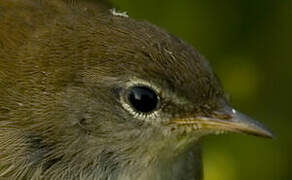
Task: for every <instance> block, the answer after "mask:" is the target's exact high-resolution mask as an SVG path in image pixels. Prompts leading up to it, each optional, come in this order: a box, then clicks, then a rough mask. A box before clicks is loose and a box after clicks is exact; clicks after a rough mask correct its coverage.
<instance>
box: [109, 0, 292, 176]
mask: <svg viewBox="0 0 292 180" xmlns="http://www.w3.org/2000/svg"><path fill="white" fill-rule="evenodd" d="M112 2H113V4H114V6H115V7H117V8H118V9H119V10H120V11H127V12H128V14H129V16H130V17H133V18H135V19H138V20H147V21H150V22H152V23H154V24H156V25H158V26H161V27H163V28H165V29H166V30H168V31H169V32H171V33H172V34H175V35H177V36H179V37H181V38H182V39H184V40H185V41H187V42H188V43H190V44H191V45H193V46H194V47H196V48H197V49H198V50H199V51H200V52H201V53H202V54H203V55H204V56H206V57H207V58H208V59H209V61H210V63H211V65H212V66H213V69H214V71H215V72H216V73H217V74H218V76H219V77H220V79H221V80H222V83H223V86H224V88H225V90H226V92H228V93H229V94H230V96H231V102H232V104H233V105H234V106H235V107H236V108H237V109H240V111H242V112H245V113H246V114H249V115H250V116H252V117H253V118H255V119H257V120H259V121H261V122H263V123H264V124H266V125H267V126H268V127H270V129H272V130H273V132H274V133H275V135H276V139H274V140H267V139H261V138H257V137H251V136H245V135H235V134H228V135H224V136H221V137H218V136H209V137H207V138H205V140H204V142H203V145H204V165H205V167H204V171H205V180H258V179H260V180H276V179H277V180H291V179H292V165H290V164H289V163H291V162H292V158H291V157H292V156H291V155H290V154H291V153H292V140H291V136H292V133H291V131H290V130H291V129H292V127H291V125H292V119H291V112H292V109H291V101H292V98H291V97H292V95H291V93H292V85H291V83H292V73H291V68H292V59H291V58H292V52H291V51H292V48H291V46H292V0H225V1H218V0H180V1H178V0H143V1H142V0H112Z"/></svg>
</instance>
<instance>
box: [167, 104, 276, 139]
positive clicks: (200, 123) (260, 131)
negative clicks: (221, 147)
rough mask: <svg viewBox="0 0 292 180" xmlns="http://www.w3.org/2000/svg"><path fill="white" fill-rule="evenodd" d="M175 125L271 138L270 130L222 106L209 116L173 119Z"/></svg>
mask: <svg viewBox="0 0 292 180" xmlns="http://www.w3.org/2000/svg"><path fill="white" fill-rule="evenodd" d="M172 123H174V124H176V125H186V126H193V127H194V128H195V129H207V130H214V132H221V131H227V132H239V133H244V134H250V135H254V136H261V137H266V138H273V137H274V136H273V134H272V132H271V131H270V130H269V129H268V128H266V127H265V126H264V125H262V124H261V123H259V122H257V121H255V120H253V119H251V118H250V117H248V116H247V115H244V114H242V113H240V112H238V111H236V110H235V109H232V108H230V107H224V108H223V109H221V110H219V111H216V112H213V113H212V115H211V116H210V117H187V118H181V119H174V120H173V121H172Z"/></svg>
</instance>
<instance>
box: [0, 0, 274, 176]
mask: <svg viewBox="0 0 292 180" xmlns="http://www.w3.org/2000/svg"><path fill="white" fill-rule="evenodd" d="M132 87H138V88H140V89H138V92H140V90H141V87H147V89H146V92H148V93H150V92H151V93H152V94H153V93H154V96H157V97H159V98H158V101H159V102H158V103H157V105H156V106H155V109H153V111H151V112H147V113H142V112H137V109H135V107H133V106H132V105H131V100H129V98H128V97H129V95H128V94H129V93H133V89H131V88H132ZM149 89H150V90H151V91H149ZM146 95H147V94H146ZM142 108H143V106H142ZM237 117H239V115H238V114H236V113H235V111H234V110H233V114H232V113H231V109H230V108H229V107H228V103H227V101H226V99H225V97H224V93H223V91H222V89H221V87H220V84H219V82H218V80H217V78H216V77H215V75H214V74H213V72H212V70H211V68H210V67H209V65H208V63H207V62H206V60H205V59H204V58H203V57H202V56H200V55H199V53H198V52H197V51H196V50H194V49H193V48H191V47H190V46H189V45H188V44H186V43H185V42H183V41H181V40H180V39H178V38H176V37H174V36H172V35H169V34H168V33H167V32H165V31H164V30H162V29H160V28H158V27H156V26H154V25H151V24H149V23H147V22H139V21H135V20H133V19H131V18H127V17H124V16H118V15H114V14H113V13H111V11H110V10H109V5H108V4H106V3H103V2H94V1H85V0H84V1H80V2H79V1H62V0H41V1H40V0H26V1H23V0H2V1H0V177H1V178H4V179H17V180H22V179H29V180H31V179H35V180H36V179H48V180H56V179H62V180H79V179H82V180H83V179H84V180H85V179H86V180H106V179H107V180H126V179H127V180H128V179H129V180H134V179H141V180H143V179H153V180H158V179H161V180H166V179H168V180H171V179H176V180H183V179H195V180H200V179H201V176H202V175H201V159H200V157H201V156H200V147H199V145H198V144H197V141H198V139H199V138H200V137H201V136H203V135H206V134H209V133H214V132H217V130H227V131H238V132H246V133H250V134H255V135H262V136H271V134H270V133H269V132H268V131H267V130H265V129H263V127H262V126H261V125H259V124H257V123H255V122H252V123H251V122H250V120H247V119H246V118H243V119H240V118H237ZM240 117H243V116H240ZM204 118H205V119H204ZM236 118H237V119H236ZM235 119H236V120H235ZM217 120H218V121H217ZM219 120H220V121H219ZM209 121H210V122H211V123H208V122H209ZM218 122H219V124H218ZM212 123H215V125H214V124H213V125H212ZM216 123H217V124H216ZM228 123H229V124H228ZM232 123H233V124H232ZM222 124H223V125H222ZM226 124H227V125H226Z"/></svg>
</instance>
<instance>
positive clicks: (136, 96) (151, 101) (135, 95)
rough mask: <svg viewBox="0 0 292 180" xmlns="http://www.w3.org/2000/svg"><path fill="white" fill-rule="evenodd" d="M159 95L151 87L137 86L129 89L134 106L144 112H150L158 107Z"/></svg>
mask: <svg viewBox="0 0 292 180" xmlns="http://www.w3.org/2000/svg"><path fill="white" fill-rule="evenodd" d="M158 99H159V98H158V95H157V94H156V92H155V91H154V90H152V89H150V88H149V87H145V86H136V87H132V88H131V89H130V90H129V94H128V100H129V102H130V104H131V105H132V107H133V108H134V109H135V110H136V111H138V112H142V113H149V112H152V111H153V110H155V109H156V107H157V104H158Z"/></svg>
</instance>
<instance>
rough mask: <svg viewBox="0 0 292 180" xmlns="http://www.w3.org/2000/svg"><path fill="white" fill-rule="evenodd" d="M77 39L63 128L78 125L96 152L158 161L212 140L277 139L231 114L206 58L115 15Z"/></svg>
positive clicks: (163, 34)
mask: <svg viewBox="0 0 292 180" xmlns="http://www.w3.org/2000/svg"><path fill="white" fill-rule="evenodd" d="M77 28H78V27H77ZM79 28H82V27H79ZM67 36H68V39H69V38H71V37H72V35H70V34H68V35H66V34H64V35H63V38H66V37H67ZM76 36H78V37H76V39H78V40H77V42H74V43H71V44H70V46H71V48H72V45H73V46H76V48H78V47H82V48H79V49H78V50H77V51H76V50H75V52H72V54H71V55H70V54H69V55H68V56H69V57H70V56H75V58H77V59H78V60H77V61H76V64H77V65H74V62H72V64H73V69H76V71H75V70H74V71H72V72H74V73H75V75H74V82H75V83H72V85H71V86H69V87H68V88H67V92H66V95H65V105H66V108H67V112H68V118H67V120H66V122H70V123H73V124H74V123H76V124H78V126H76V127H77V128H80V129H81V130H82V131H84V132H86V135H84V136H88V137H89V138H85V139H86V141H88V143H92V145H91V147H92V148H93V149H98V148H100V146H99V144H100V145H102V146H104V147H106V149H107V150H108V151H110V152H120V153H121V154H123V153H124V152H128V155H135V154H136V155H137V156H143V153H146V154H147V153H150V154H151V153H154V154H155V153H157V154H156V155H158V154H159V153H160V155H161V153H162V152H166V151H168V152H175V153H179V152H180V151H181V150H183V149H186V148H187V147H189V145H191V144H193V143H194V142H196V141H197V140H198V139H199V138H200V137H202V136H204V135H207V134H218V133H221V132H240V133H246V134H252V135H257V136H264V137H271V136H272V135H271V133H270V132H269V131H268V130H267V129H266V128H265V127H263V126H262V125H261V124H259V123H258V122H256V121H253V120H251V119H250V118H248V117H247V116H245V115H243V114H241V113H240V112H238V111H237V110H235V109H233V108H232V107H230V105H229V103H228V101H227V100H226V98H225V95H224V92H223V90H222V88H221V85H220V82H219V81H218V79H217V77H216V76H215V75H214V73H213V71H212V70H211V68H210V66H209V64H208V62H207V61H206V60H205V58H204V57H202V56H201V55H200V54H199V53H198V52H197V51H196V50H195V49H193V48H192V47H190V46H189V45H188V44H187V43H185V42H183V41H182V40H180V39H178V38H176V37H174V36H172V35H169V34H168V33H166V32H165V31H164V30H162V29H160V28H157V27H156V26H153V25H151V24H148V23H145V22H137V21H135V20H132V19H130V18H127V17H120V16H114V15H112V16H110V17H107V18H104V19H102V20H101V19H99V20H97V21H96V22H95V24H92V26H90V27H87V29H81V30H80V32H79V33H78V34H76ZM54 48H56V47H54ZM73 49H74V47H73ZM77 53H78V54H77ZM73 61H74V60H73ZM75 66H76V67H75ZM70 123H69V124H70ZM96 152H98V150H96Z"/></svg>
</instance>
